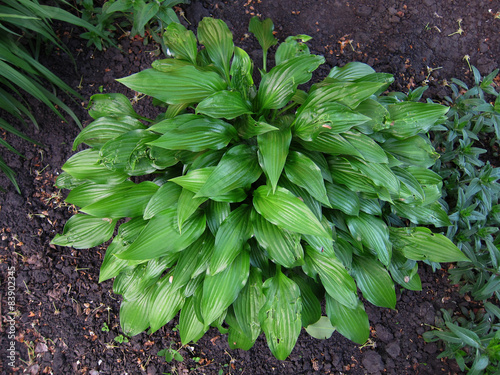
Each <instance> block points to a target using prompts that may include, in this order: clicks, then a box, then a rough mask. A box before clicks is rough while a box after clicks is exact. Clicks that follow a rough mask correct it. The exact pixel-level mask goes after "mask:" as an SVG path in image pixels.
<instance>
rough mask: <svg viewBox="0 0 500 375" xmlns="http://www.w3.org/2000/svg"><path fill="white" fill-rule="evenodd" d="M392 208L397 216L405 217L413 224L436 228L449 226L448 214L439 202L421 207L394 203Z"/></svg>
mask: <svg viewBox="0 0 500 375" xmlns="http://www.w3.org/2000/svg"><path fill="white" fill-rule="evenodd" d="M417 203H418V202H417ZM394 208H395V209H396V212H397V214H398V215H399V216H402V217H405V218H407V219H409V220H410V221H411V222H413V223H415V224H424V225H430V224H433V225H435V226H436V227H446V226H449V225H451V222H450V220H449V218H448V214H447V213H446V211H445V210H444V209H443V207H442V206H441V204H439V202H434V203H432V204H429V205H427V206H423V205H421V204H405V203H400V202H398V201H395V202H394Z"/></svg>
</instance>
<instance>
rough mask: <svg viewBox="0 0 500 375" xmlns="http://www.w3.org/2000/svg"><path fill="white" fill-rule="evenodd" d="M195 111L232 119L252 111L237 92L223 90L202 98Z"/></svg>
mask: <svg viewBox="0 0 500 375" xmlns="http://www.w3.org/2000/svg"><path fill="white" fill-rule="evenodd" d="M196 113H197V114H198V113H202V114H204V115H207V116H210V117H214V118H225V119H228V120H232V119H234V118H236V117H239V116H242V115H244V114H250V113H252V109H251V108H250V105H249V103H247V102H246V101H244V100H243V98H242V97H241V94H240V93H239V92H237V91H227V90H223V91H219V92H216V93H214V94H212V95H210V96H209V97H208V98H206V99H204V100H202V101H201V102H200V103H199V104H198V106H197V107H196Z"/></svg>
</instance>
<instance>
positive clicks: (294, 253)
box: [252, 213, 304, 268]
mask: <svg viewBox="0 0 500 375" xmlns="http://www.w3.org/2000/svg"><path fill="white" fill-rule="evenodd" d="M252 223H253V231H254V235H255V238H256V239H257V241H258V242H259V245H260V246H262V248H263V249H264V250H266V251H267V256H268V257H269V259H271V260H272V261H273V262H275V263H277V264H280V265H282V266H284V267H286V268H292V267H294V266H296V265H297V264H300V263H301V261H302V260H303V258H304V250H303V249H302V245H301V244H300V240H301V236H300V235H299V234H297V233H293V232H290V231H288V230H286V229H282V228H280V227H278V226H276V225H273V224H271V223H270V222H269V221H267V220H266V219H264V218H263V217H262V216H261V215H258V214H257V213H254V215H253V217H252Z"/></svg>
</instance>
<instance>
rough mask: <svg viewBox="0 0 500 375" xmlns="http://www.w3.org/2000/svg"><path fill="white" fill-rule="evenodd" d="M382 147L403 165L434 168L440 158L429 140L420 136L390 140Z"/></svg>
mask: <svg viewBox="0 0 500 375" xmlns="http://www.w3.org/2000/svg"><path fill="white" fill-rule="evenodd" d="M382 147H383V148H384V150H386V151H387V152H390V153H391V154H392V155H393V156H394V157H396V158H397V159H398V160H400V161H402V162H403V163H406V164H410V165H416V166H419V167H424V168H429V167H431V166H433V165H434V163H435V162H436V160H437V159H438V158H439V154H438V153H437V152H436V151H435V150H434V148H433V147H432V146H431V144H430V143H429V142H428V140H426V139H424V138H423V137H421V136H419V135H415V136H413V137H409V138H404V139H396V138H389V139H388V140H387V141H385V142H384V143H383V144H382Z"/></svg>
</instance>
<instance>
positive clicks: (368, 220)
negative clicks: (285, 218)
mask: <svg viewBox="0 0 500 375" xmlns="http://www.w3.org/2000/svg"><path fill="white" fill-rule="evenodd" d="M345 220H346V224H347V226H348V227H349V231H350V232H351V235H352V237H353V238H354V239H355V240H357V241H361V242H362V243H363V245H364V246H365V247H367V248H368V249H370V250H374V251H375V253H376V255H377V257H378V259H379V260H380V261H381V262H382V263H383V264H385V265H386V266H388V265H389V263H390V262H391V256H392V244H391V241H390V240H389V229H388V227H387V225H386V224H385V222H384V221H383V220H382V219H380V218H378V217H375V216H373V215H369V214H366V213H364V212H360V214H359V216H357V217H355V216H351V217H346V219H345Z"/></svg>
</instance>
